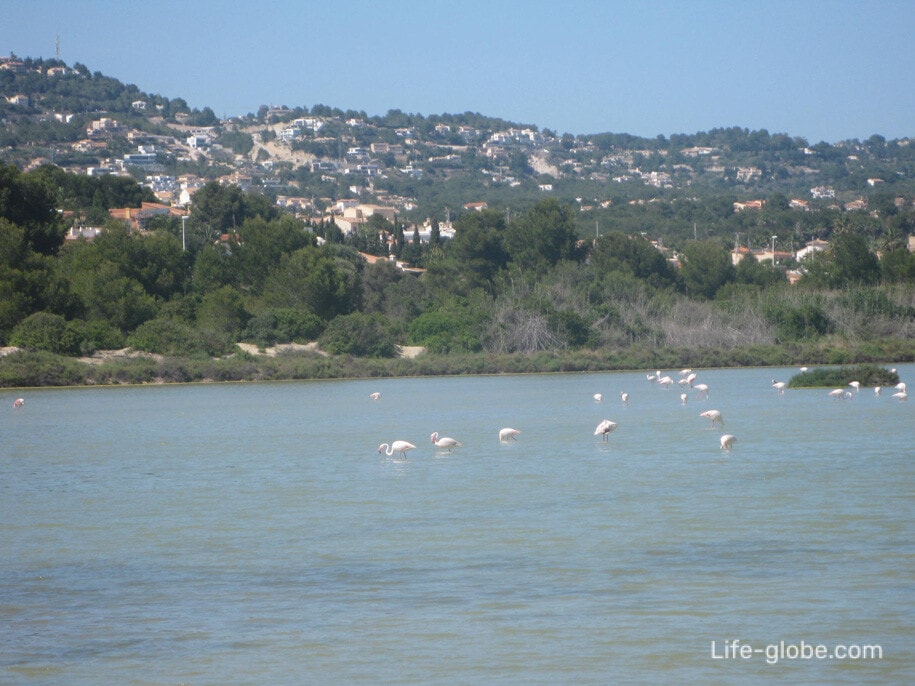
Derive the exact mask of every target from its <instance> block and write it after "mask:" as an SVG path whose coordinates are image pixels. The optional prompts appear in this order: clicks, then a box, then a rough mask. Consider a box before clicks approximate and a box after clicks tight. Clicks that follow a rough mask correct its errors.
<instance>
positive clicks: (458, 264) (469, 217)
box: [429, 209, 508, 294]
mask: <svg viewBox="0 0 915 686" xmlns="http://www.w3.org/2000/svg"><path fill="white" fill-rule="evenodd" d="M504 233H505V216H504V215H503V214H502V213H501V212H498V211H496V210H492V209H487V210H484V211H483V212H471V213H469V214H465V215H462V216H461V217H459V218H458V220H457V221H456V222H455V234H454V238H453V239H451V240H450V241H448V243H447V244H446V245H445V257H446V258H448V259H447V260H443V261H441V262H440V263H437V264H436V265H434V266H433V267H431V268H430V272H429V274H430V278H431V279H432V280H433V281H437V280H442V281H447V282H448V284H450V288H452V289H456V290H457V291H458V292H460V293H464V294H466V293H469V292H470V291H471V290H473V289H474V288H477V287H483V288H486V289H487V290H492V287H493V284H494V282H495V278H496V275H497V274H498V273H499V271H500V270H502V269H504V268H505V266H506V265H507V264H508V251H507V250H506V248H505V236H504ZM443 287H446V288H447V287H449V286H444V285H443Z"/></svg>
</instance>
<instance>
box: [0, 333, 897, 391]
mask: <svg viewBox="0 0 915 686" xmlns="http://www.w3.org/2000/svg"><path fill="white" fill-rule="evenodd" d="M410 353H411V354H409V355H402V356H400V357H395V358H353V357H349V356H345V355H336V356H335V355H328V354H327V353H326V352H323V351H320V350H318V349H317V347H316V346H314V345H311V344H308V345H306V344H293V345H292V346H277V348H276V349H274V350H273V351H272V354H271V353H269V352H267V351H266V350H264V351H263V352H261V351H260V350H258V352H257V353H251V352H248V351H246V350H245V349H241V348H240V349H239V351H238V352H237V353H234V354H232V355H230V356H226V357H222V358H178V357H168V356H163V355H155V354H152V353H144V352H140V351H133V350H130V349H128V348H125V349H122V350H119V351H99V352H97V353H96V354H94V355H93V356H92V357H91V358H75V357H64V356H61V355H55V354H52V353H48V352H41V351H31V352H30V351H22V350H18V349H15V350H13V351H10V348H3V349H0V388H5V389H30V388H31V389H35V388H50V387H57V388H60V387H71V388H92V387H105V386H110V387H117V386H145V385H169V384H189V383H256V382H263V381H306V380H310V381H331V380H366V379H381V378H409V377H427V378H433V377H440V376H498V375H516V374H553V373H582V374H585V373H613V372H637V371H644V370H651V371H654V370H655V369H684V368H687V367H691V368H697V369H725V368H763V367H792V366H793V367H798V368H799V367H800V366H802V365H806V366H817V367H824V366H829V367H842V366H849V365H855V364H866V363H870V364H878V365H895V364H907V363H911V362H915V340H889V341H880V342H873V341H871V342H861V343H857V344H850V343H848V342H841V341H831V342H822V341H820V342H818V343H810V344H806V345H799V344H796V343H792V344H790V345H788V344H786V345H772V346H761V347H750V348H733V349H726V350H721V349H689V350H685V349H672V348H655V349H650V350H648V349H639V348H630V349H621V350H577V351H568V350H567V351H548V352H538V353H514V354H496V353H473V354H464V355H434V354H430V353H427V352H421V351H417V350H415V349H414V350H411V351H410Z"/></svg>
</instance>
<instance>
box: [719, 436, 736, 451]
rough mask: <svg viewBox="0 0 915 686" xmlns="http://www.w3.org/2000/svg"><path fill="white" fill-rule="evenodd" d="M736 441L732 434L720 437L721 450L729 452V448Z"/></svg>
mask: <svg viewBox="0 0 915 686" xmlns="http://www.w3.org/2000/svg"><path fill="white" fill-rule="evenodd" d="M736 441H737V437H736V436H734V435H732V434H725V435H724V436H722V437H721V449H722V450H730V449H731V446H732V445H734V443H735V442H736Z"/></svg>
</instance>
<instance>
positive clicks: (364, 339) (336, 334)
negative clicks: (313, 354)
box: [318, 312, 397, 357]
mask: <svg viewBox="0 0 915 686" xmlns="http://www.w3.org/2000/svg"><path fill="white" fill-rule="evenodd" d="M318 344H319V345H320V346H321V348H322V349H323V350H326V351H327V352H330V353H336V354H343V355H353V356H355V357H394V356H395V355H396V354H397V343H396V342H395V340H394V335H393V334H392V333H391V330H390V326H389V324H388V321H387V319H385V318H384V317H383V316H382V315H380V314H363V313H359V312H356V313H353V314H345V315H340V316H338V317H334V318H333V319H332V320H331V321H330V323H329V324H328V325H327V328H326V329H324V333H323V334H321V337H320V338H319V339H318Z"/></svg>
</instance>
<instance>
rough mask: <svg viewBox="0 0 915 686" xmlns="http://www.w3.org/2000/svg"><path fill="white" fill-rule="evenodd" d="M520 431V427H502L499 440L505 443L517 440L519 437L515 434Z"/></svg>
mask: <svg viewBox="0 0 915 686" xmlns="http://www.w3.org/2000/svg"><path fill="white" fill-rule="evenodd" d="M520 433H521V432H520V431H518V429H510V428H508V427H506V428H504V429H501V430H500V431H499V442H500V443H504V442H505V441H517V440H518V439H517V438H515V436H517V435H518V434H520Z"/></svg>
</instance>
